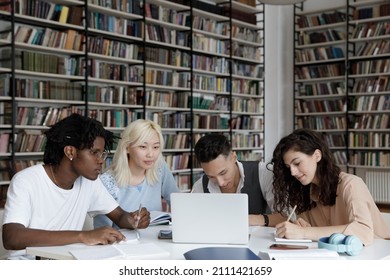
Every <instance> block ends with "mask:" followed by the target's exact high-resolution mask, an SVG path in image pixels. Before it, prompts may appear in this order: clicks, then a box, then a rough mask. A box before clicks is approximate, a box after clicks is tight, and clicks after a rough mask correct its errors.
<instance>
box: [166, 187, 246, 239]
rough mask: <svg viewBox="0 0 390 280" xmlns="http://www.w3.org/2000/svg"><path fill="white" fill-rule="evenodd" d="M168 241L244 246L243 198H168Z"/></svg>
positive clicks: (194, 195) (181, 195) (188, 195)
mask: <svg viewBox="0 0 390 280" xmlns="http://www.w3.org/2000/svg"><path fill="white" fill-rule="evenodd" d="M171 214H172V241H173V242H176V243H214V244H247V243H248V239H249V222H248V195H247V194H222V193H221V194H207V193H173V194H171Z"/></svg>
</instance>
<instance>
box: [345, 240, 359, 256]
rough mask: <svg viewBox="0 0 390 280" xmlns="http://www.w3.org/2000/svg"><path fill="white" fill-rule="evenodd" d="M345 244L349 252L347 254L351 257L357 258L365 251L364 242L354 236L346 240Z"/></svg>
mask: <svg viewBox="0 0 390 280" xmlns="http://www.w3.org/2000/svg"><path fill="white" fill-rule="evenodd" d="M344 244H345V245H346V248H347V250H346V251H345V253H346V254H347V255H349V256H356V255H358V254H359V253H360V251H361V250H362V249H363V242H362V241H361V240H360V239H359V238H357V237H356V236H353V235H348V236H347V237H346V238H345V241H344Z"/></svg>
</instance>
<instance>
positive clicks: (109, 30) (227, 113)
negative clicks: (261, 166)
mask: <svg viewBox="0 0 390 280" xmlns="http://www.w3.org/2000/svg"><path fill="white" fill-rule="evenodd" d="M0 27H1V29H0V51H1V58H2V59H1V61H0V139H1V145H0V169H1V172H0V174H1V177H0V190H1V198H2V201H3V203H4V200H5V197H6V190H7V186H8V184H9V182H10V179H11V178H12V175H13V174H14V173H15V172H17V171H19V170H21V169H23V168H25V167H27V166H30V165H32V164H36V163H39V162H40V161H41V159H42V155H43V149H44V145H45V138H44V135H43V132H44V131H45V130H46V129H47V128H48V127H49V126H50V125H52V124H54V123H55V122H57V121H58V120H60V119H62V118H64V117H66V116H68V115H69V114H71V113H79V114H83V115H87V116H90V117H93V118H96V119H97V120H99V121H101V122H102V123H103V125H104V126H105V127H106V128H107V129H109V130H111V131H113V132H114V133H117V134H120V133H121V131H122V130H123V128H124V127H126V126H127V125H128V124H129V123H130V122H131V121H132V120H135V119H138V118H147V119H151V120H154V121H156V122H157V123H159V124H160V125H161V127H162V129H163V134H164V139H165V145H164V149H163V154H164V157H165V159H166V161H167V163H168V165H169V166H170V168H171V170H172V172H173V173H174V175H175V176H176V179H177V182H178V186H179V188H180V189H181V190H183V191H188V190H189V189H190V188H191V185H192V183H193V182H194V180H196V178H198V176H199V175H200V173H201V169H200V168H199V165H198V164H197V163H196V161H195V160H194V157H193V147H194V144H195V143H196V141H197V139H199V137H201V136H202V135H204V134H205V133H210V132H214V133H224V134H226V135H228V136H229V138H230V139H231V141H232V145H233V148H234V149H235V150H236V151H237V153H238V155H239V158H240V159H243V160H244V159H258V160H262V159H263V154H264V92H263V91H264V42H263V40H264V6H263V4H259V3H256V2H255V1H243V0H242V1H240V2H238V1H233V0H228V1H221V0H212V1H207V2H203V1H187V0H172V1H166V0H144V1H142V0H133V1H116V0H112V1H104V0H85V1H78V0H56V1H46V0H38V1H27V0H16V1H6V0H5V1H1V3H0ZM111 152H112V153H113V152H115V150H114V151H111ZM109 161H110V158H108V162H107V164H109Z"/></svg>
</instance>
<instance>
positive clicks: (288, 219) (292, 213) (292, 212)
mask: <svg viewBox="0 0 390 280" xmlns="http://www.w3.org/2000/svg"><path fill="white" fill-rule="evenodd" d="M295 209H297V206H296V205H295V206H294V208H293V210H292V211H291V213H290V215H289V216H288V218H287V222H289V221H290V219H291V217H292V215H294V212H295Z"/></svg>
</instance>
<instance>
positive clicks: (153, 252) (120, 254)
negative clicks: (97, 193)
mask: <svg viewBox="0 0 390 280" xmlns="http://www.w3.org/2000/svg"><path fill="white" fill-rule="evenodd" d="M120 231H121V232H122V233H123V234H124V235H125V236H126V241H121V242H119V243H115V244H110V245H95V246H88V245H85V244H71V245H67V247H68V248H69V253H70V254H71V255H72V256H73V257H74V258H75V259H76V260H106V259H137V260H144V259H154V260H156V259H165V258H167V257H169V252H168V251H166V250H164V249H162V248H160V247H159V246H158V245H156V244H154V243H140V242H139V240H138V239H137V234H136V231H134V230H128V229H121V230H120Z"/></svg>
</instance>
